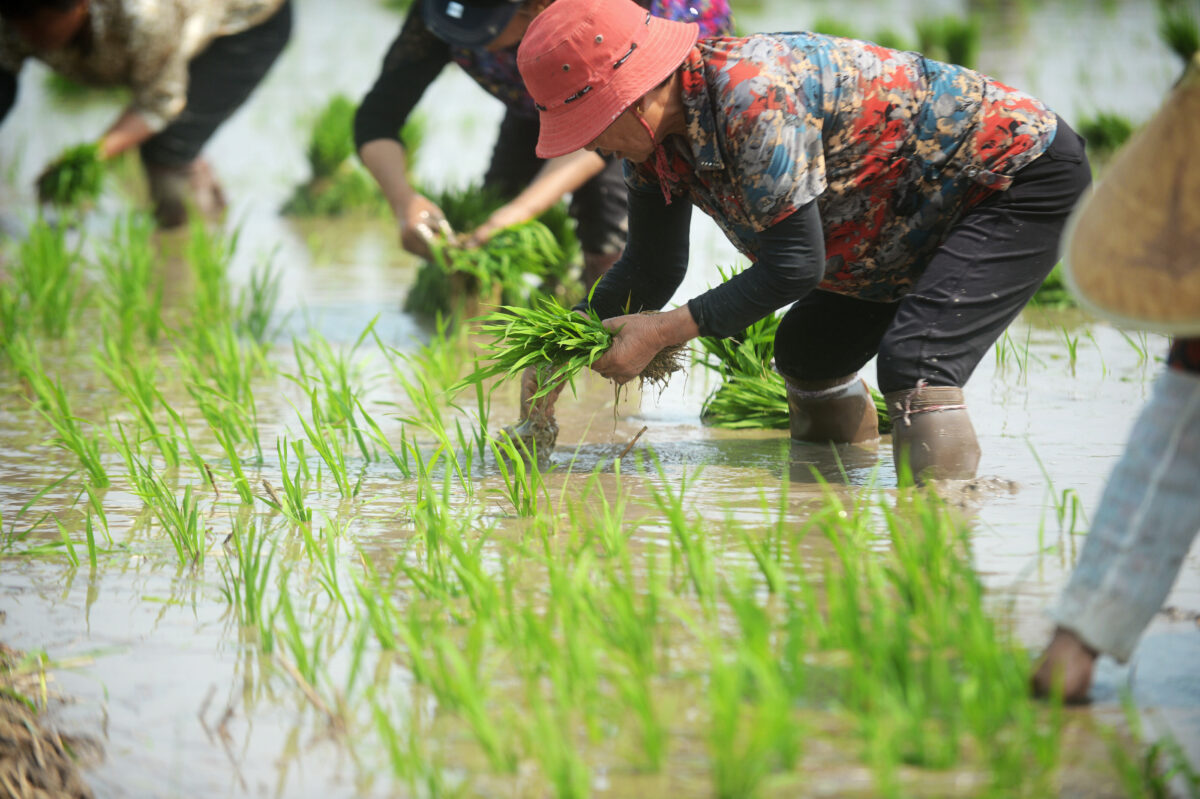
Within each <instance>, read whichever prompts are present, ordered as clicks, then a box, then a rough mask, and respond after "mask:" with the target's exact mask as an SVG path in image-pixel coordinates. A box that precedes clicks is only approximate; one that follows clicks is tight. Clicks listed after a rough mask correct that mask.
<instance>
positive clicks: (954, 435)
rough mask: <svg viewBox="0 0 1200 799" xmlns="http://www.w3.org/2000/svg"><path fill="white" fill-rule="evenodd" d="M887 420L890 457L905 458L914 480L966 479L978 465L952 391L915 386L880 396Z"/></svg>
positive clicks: (958, 395)
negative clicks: (889, 427) (885, 406)
mask: <svg viewBox="0 0 1200 799" xmlns="http://www.w3.org/2000/svg"><path fill="white" fill-rule="evenodd" d="M884 399H885V400H886V401H887V409H888V415H889V416H891V418H892V456H893V458H894V459H895V462H896V468H897V469H899V468H900V465H901V463H903V462H904V459H905V457H907V459H908V467H909V469H910V470H911V471H912V475H913V477H914V479H916V480H918V481H920V480H928V479H933V480H969V479H971V478H972V477H974V476H975V470H976V468H978V466H979V440H978V439H977V438H976V437H975V428H974V426H973V425H972V424H971V416H970V414H968V413H967V406H966V404H965V403H964V402H963V393H962V389H961V388H958V387H956V386H920V387H918V388H913V389H905V390H904V391H892V392H889V393H888V394H886V395H884Z"/></svg>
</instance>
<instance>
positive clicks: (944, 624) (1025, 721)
mask: <svg viewBox="0 0 1200 799" xmlns="http://www.w3.org/2000/svg"><path fill="white" fill-rule="evenodd" d="M827 496H828V501H827V503H826V505H825V506H824V507H823V508H822V509H821V510H820V511H819V512H818V513H817V514H815V515H814V517H813V519H812V522H811V523H812V524H813V525H814V527H815V528H816V529H820V530H822V531H823V532H824V533H825V535H826V536H827V538H828V540H829V542H830V543H831V545H833V547H834V549H835V552H836V553H837V558H836V561H834V562H831V563H830V564H829V565H828V566H827V567H826V570H825V575H824V584H823V586H822V587H821V588H819V589H817V590H816V595H815V596H814V600H815V603H814V604H812V605H810V607H812V608H821V607H824V608H825V611H824V615H825V619H824V620H823V621H821V622H819V625H820V626H819V627H817V628H816V630H817V631H818V632H817V635H816V637H815V639H814V645H815V647H816V648H817V649H818V651H824V652H836V653H839V657H843V658H848V660H849V662H848V665H847V666H846V667H845V670H844V672H843V673H842V674H841V675H840V678H841V679H840V680H839V685H838V687H837V688H836V689H835V690H836V695H837V696H838V698H839V701H840V702H841V703H843V704H844V705H845V706H846V707H847V709H849V710H851V711H852V712H853V713H854V714H855V715H856V717H857V718H858V719H859V723H860V729H861V732H862V735H863V736H864V740H865V743H866V746H867V749H868V751H869V752H872V753H873V754H872V755H871V759H872V762H873V764H874V766H875V768H876V773H877V777H878V779H879V780H880V783H881V784H884V785H886V784H888V783H889V782H890V781H892V780H893V779H894V778H895V769H896V767H897V765H898V764H900V763H905V764H910V765H915V766H920V767H924V768H944V767H947V766H950V765H954V764H957V763H959V762H960V761H962V760H963V759H964V758H967V757H971V758H972V759H973V760H974V761H976V762H980V764H981V765H986V766H987V767H989V768H990V770H991V774H992V778H993V780H994V786H993V789H994V795H998V796H1011V795H1044V794H1045V793H1046V792H1047V791H1048V790H1049V788H1048V786H1049V784H1050V782H1051V781H1052V778H1053V775H1054V770H1055V768H1056V765H1057V752H1058V742H1059V729H1060V728H1059V721H1058V720H1056V716H1055V715H1054V714H1053V713H1051V714H1049V715H1047V714H1045V713H1043V712H1041V711H1040V710H1039V709H1038V707H1037V706H1036V705H1035V704H1034V702H1033V700H1032V698H1031V697H1030V695H1029V691H1028V680H1029V674H1030V669H1031V664H1030V658H1029V656H1028V654H1027V653H1026V652H1025V651H1024V650H1023V649H1022V648H1021V647H1020V646H1019V645H1017V644H1016V643H1015V642H1014V641H1013V639H1012V637H1011V634H1009V633H1007V632H1005V631H1004V630H1003V629H1002V627H1001V626H1000V625H999V624H997V622H995V621H994V620H993V619H992V617H991V615H990V614H989V613H988V609H987V601H986V598H985V594H984V591H983V587H982V585H981V584H980V581H979V578H978V575H977V574H976V573H975V571H974V569H973V568H972V565H971V562H970V552H969V539H968V531H967V529H966V526H965V524H964V523H963V522H962V520H961V519H960V518H958V517H956V516H955V515H954V514H953V513H952V512H950V511H949V510H948V509H947V508H946V506H945V505H944V504H942V503H941V501H940V500H938V498H937V497H936V495H933V494H930V493H928V492H918V491H910V490H908V491H904V492H902V493H901V494H900V495H899V496H898V498H897V501H896V505H895V506H894V507H889V506H887V505H882V506H879V507H878V508H876V507H875V506H874V503H860V504H859V505H858V506H855V507H854V508H847V507H846V506H845V505H844V504H843V503H842V502H841V501H840V500H839V499H838V498H837V497H836V496H834V495H832V494H827ZM877 510H878V511H881V512H882V514H883V519H884V521H885V525H886V543H887V548H886V549H883V548H881V547H880V545H879V543H877V542H876V541H875V540H873V539H874V537H875V532H874V530H875V524H874V522H873V521H872V520H871V518H870V515H869V514H873V513H875V512H876V511H877ZM791 577H792V579H794V580H799V581H801V582H804V581H808V580H810V579H811V578H810V577H809V576H808V575H807V572H806V571H805V570H804V569H803V566H802V564H796V565H795V567H794V571H793V574H792V575H791ZM806 604H808V603H806ZM804 612H806V613H811V610H809V611H804ZM967 742H970V744H969V745H968V744H967ZM972 753H973V754H972Z"/></svg>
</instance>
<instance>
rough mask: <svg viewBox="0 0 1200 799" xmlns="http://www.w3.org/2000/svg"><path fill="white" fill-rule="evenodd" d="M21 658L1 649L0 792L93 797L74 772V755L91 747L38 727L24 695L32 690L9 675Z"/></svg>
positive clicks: (68, 798) (32, 678)
mask: <svg viewBox="0 0 1200 799" xmlns="http://www.w3.org/2000/svg"><path fill="white" fill-rule="evenodd" d="M20 660H21V655H20V653H18V652H16V651H15V650H13V649H10V648H9V647H7V646H4V645H3V644H0V792H3V793H4V795H5V796H13V797H22V798H23V797H31V798H32V797H50V796H53V797H63V798H64V799H82V798H83V797H89V799H90V797H91V796H92V791H91V789H90V788H89V787H88V786H87V785H86V784H85V783H84V781H83V778H82V777H81V776H80V773H79V765H78V763H77V762H76V760H75V757H74V753H77V752H80V751H86V750H88V749H90V748H93V744H92V743H91V742H89V741H86V740H83V741H81V740H75V739H70V738H64V737H63V736H60V735H59V734H58V733H57V732H55V731H53V730H51V729H49V728H47V727H46V726H45V725H43V724H42V723H41V720H40V719H39V718H38V714H37V713H35V712H34V709H33V707H32V706H31V703H30V702H29V700H27V699H25V696H26V694H27V693H34V692H36V690H37V686H36V683H37V677H36V676H34V675H27V681H28V682H30V683H32V685H30V686H23V685H21V683H22V680H21V679H20V678H19V677H16V676H14V673H15V672H14V669H15V666H16V664H17V663H18V662H19V661H20Z"/></svg>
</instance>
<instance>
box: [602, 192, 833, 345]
mask: <svg viewBox="0 0 1200 799" xmlns="http://www.w3.org/2000/svg"><path fill="white" fill-rule="evenodd" d="M691 216H692V205H691V203H689V202H687V201H686V200H683V199H682V198H681V199H677V200H676V201H675V202H673V203H671V204H670V205H667V204H666V203H665V202H663V199H662V197H661V196H660V195H658V194H651V193H648V192H642V191H632V190H631V191H630V192H629V241H628V243H627V244H626V245H625V252H624V253H623V254H622V256H621V258H620V260H618V261H617V263H615V264H614V265H613V267H612V269H610V270H609V271H608V272H607V273H606V274H605V275H604V277H603V278H602V279H601V280H600V282H599V283H598V284H597V285H596V289H595V291H594V292H593V293H592V298H591V307H592V308H593V309H595V311H596V313H598V314H599V315H600V317H601V318H602V319H607V318H609V317H612V316H620V315H622V314H626V313H636V312H638V311H646V310H658V309H660V308H662V307H663V306H664V305H666V304H667V301H668V300H670V299H671V296H672V295H673V294H674V293H675V290H676V289H678V288H679V284H680V283H682V282H683V277H684V273H686V272H687V263H688V238H689V233H690V227H691ZM758 235H759V243H760V247H759V251H758V258H757V260H756V261H755V262H754V263H753V264H752V265H751V266H750V267H749V268H747V269H745V270H743V271H742V272H741V273H739V274H737V275H734V276H733V277H731V278H730V279H729V280H726V281H725V282H724V283H722V284H721V285H719V286H717V287H715V288H712V289H709V290H708V291H706V292H704V293H703V294H701V295H699V296H698V297H694V298H693V299H691V300H689V301H688V308H689V310H690V311H691V313H692V318H693V319H695V320H696V325H697V326H698V327H699V328H700V334H701V335H703V336H717V337H724V336H732V335H736V334H738V333H740V332H741V331H743V330H745V329H746V328H747V327H749V326H750V325H751V324H753V323H754V322H756V321H758V320H759V319H762V318H763V317H765V316H767V315H768V314H770V313H773V312H774V311H776V310H778V309H779V308H782V307H783V306H785V305H788V304H790V303H792V302H795V301H796V300H798V299H800V298H801V297H803V296H804V295H806V294H808V293H809V292H810V291H812V290H813V289H815V288H816V287H817V285H818V284H819V283H820V282H821V279H822V278H823V277H824V275H825V239H824V235H823V233H822V230H821V214H820V212H819V211H818V210H817V203H816V201H813V202H810V203H808V204H807V205H805V206H803V207H801V208H799V209H797V210H796V211H795V212H794V213H792V214H790V215H789V216H787V217H786V218H784V219H783V220H781V221H780V222H777V223H776V224H774V225H772V226H771V227H769V228H767V229H766V230H764V231H762V232H761V233H759V234H758ZM581 307H586V306H581Z"/></svg>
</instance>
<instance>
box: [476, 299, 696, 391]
mask: <svg viewBox="0 0 1200 799" xmlns="http://www.w3.org/2000/svg"><path fill="white" fill-rule="evenodd" d="M480 329H481V331H482V332H484V333H490V334H491V335H492V336H493V341H492V342H491V343H490V344H487V345H485V347H484V349H485V352H486V353H487V355H488V359H489V360H490V361H491V363H490V364H489V365H487V366H485V367H483V368H481V369H477V370H476V371H475V372H474V373H473V374H471V375H470V376H468V377H467V378H466V379H465V380H464V381H463V384H464V385H470V384H474V383H478V382H480V381H483V380H487V379H488V378H492V377H495V376H497V375H502V376H503V379H505V380H507V379H509V378H511V377H514V376H516V377H520V375H521V373H522V372H524V371H525V369H526V368H527V367H531V366H532V367H534V368H536V369H537V370H538V390H537V391H536V392H535V393H534V395H533V397H532V398H531V399H535V400H536V399H538V398H540V397H543V396H545V395H546V394H548V393H549V392H550V391H551V390H552V389H553V388H554V387H556V386H558V385H560V384H561V383H563V382H564V381H569V380H572V379H573V378H574V377H575V375H577V374H579V372H581V371H582V370H584V369H586V368H587V367H589V366H591V365H592V364H594V363H595V362H596V361H597V360H598V359H599V358H600V356H601V355H603V354H604V353H605V352H607V351H608V348H609V347H611V346H612V341H613V333H612V332H611V331H609V330H607V329H606V328H605V327H604V326H603V325H602V324H601V323H600V318H599V317H598V316H596V315H595V313H594V312H592V313H590V314H589V315H588V316H586V317H585V316H583V315H581V314H578V313H576V312H575V311H572V310H570V309H569V308H564V307H562V306H561V305H558V304H557V303H555V302H554V301H553V300H550V299H546V298H540V299H538V300H537V301H536V302H535V303H534V305H533V307H532V308H518V307H513V306H505V307H503V308H500V309H499V310H498V311H496V312H495V313H492V314H490V315H488V316H486V317H484V319H483V320H482V324H481V327H480ZM682 349H683V348H682V347H679V346H677V347H670V348H668V349H665V350H662V351H661V352H659V353H658V354H657V355H655V356H654V359H653V360H651V361H650V363H649V364H647V366H646V368H645V369H643V370H642V373H641V375H640V377H641V379H642V381H643V382H647V381H649V382H651V383H656V384H662V383H665V382H666V380H667V379H668V378H669V377H670V375H671V374H673V373H674V372H677V371H679V370H680V369H682V368H683V367H682V364H681V363H680V357H679V356H680V352H681V351H682Z"/></svg>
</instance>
